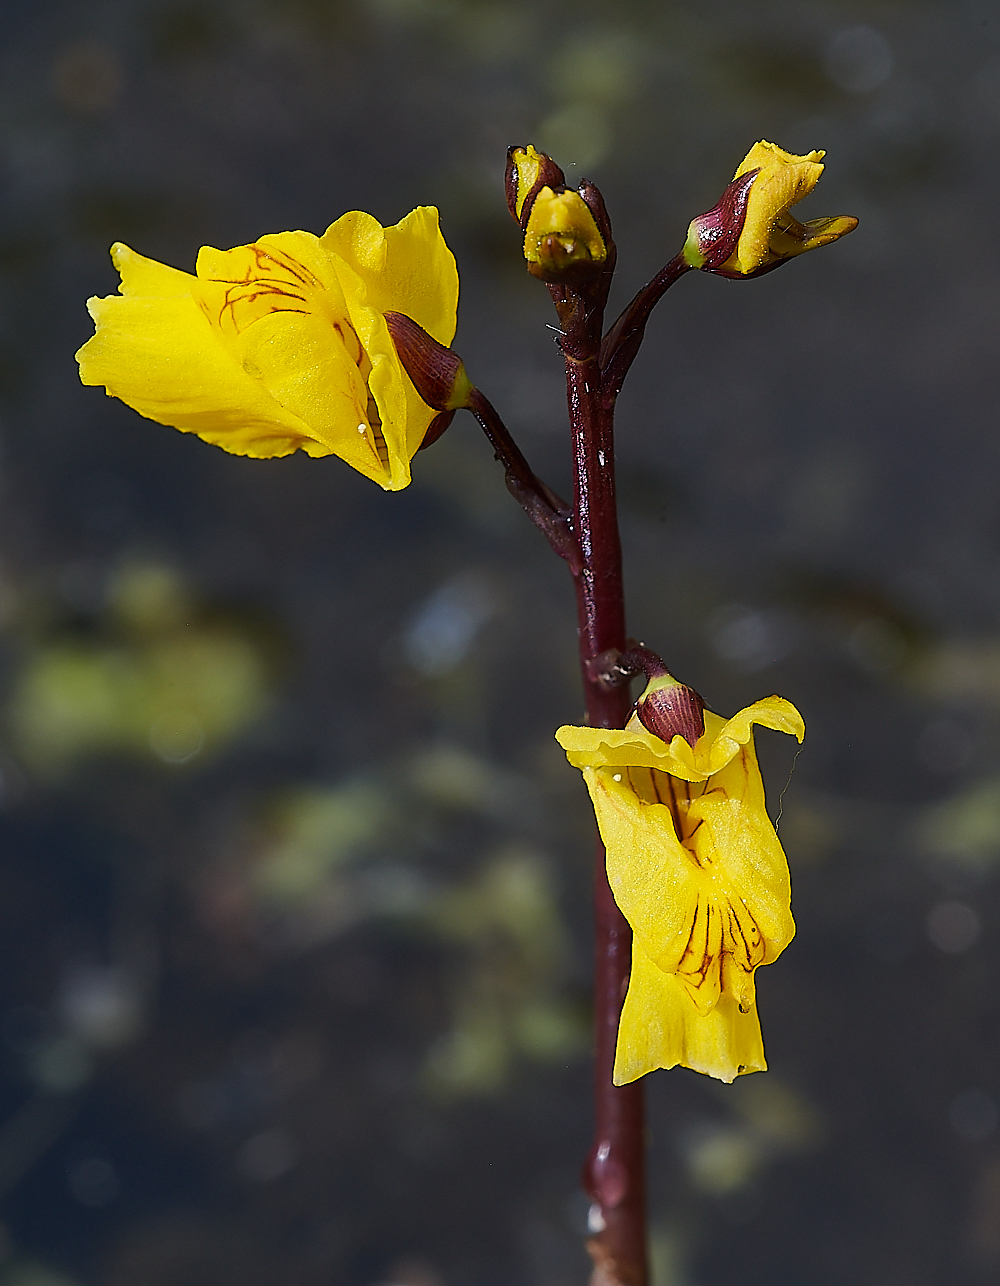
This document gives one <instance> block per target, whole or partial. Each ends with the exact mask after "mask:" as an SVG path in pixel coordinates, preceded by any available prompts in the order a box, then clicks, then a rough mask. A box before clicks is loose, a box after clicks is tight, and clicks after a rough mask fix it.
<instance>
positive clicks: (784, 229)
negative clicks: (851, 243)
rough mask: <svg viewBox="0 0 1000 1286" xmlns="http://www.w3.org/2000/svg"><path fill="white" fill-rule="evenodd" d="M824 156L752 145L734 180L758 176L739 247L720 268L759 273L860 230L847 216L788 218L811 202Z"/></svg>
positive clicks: (772, 145) (761, 142)
mask: <svg viewBox="0 0 1000 1286" xmlns="http://www.w3.org/2000/svg"><path fill="white" fill-rule="evenodd" d="M825 155H826V153H825V152H807V153H806V155H805V156H795V155H794V154H793V153H791V152H786V151H785V150H784V149H783V148H780V147H778V146H777V145H776V144H775V143H768V142H765V141H764V140H763V139H762V140H761V141H760V142H759V143H754V145H753V147H752V148H751V149H750V151H749V152H748V153H747V155H746V159H745V160H744V161H743V162H742V163H741V164H740V166H739V167H738V169H737V171H736V173H735V175H734V176H733V178H734V180H735V179H738V178H741V177H742V176H743V175H744V174H747V173H748V172H749V171H750V170H757V171H758V174H757V176H756V178H755V179H754V181H753V186H752V187H751V188H750V193H749V197H748V199H747V205H746V220H745V222H744V224H743V230H742V232H741V233H740V238H739V242H738V243H737V246H736V250H735V252H734V253H733V254H732V255H731V256H730V257H729V259H728V260H727V261H726V262H725V263H724V264H723V265H722V268H721V271H722V272H734V273H739V274H741V275H745V274H747V273H751V272H756V271H757V270H758V269H760V268H766V267H768V266H769V265H771V264H773V263H776V262H777V261H778V260H781V259H789V258H791V257H792V256H793V255H800V254H803V253H804V252H805V251H806V250H816V249H817V248H818V247H819V246H825V245H828V244H829V243H830V242H831V241H836V240H837V239H838V237H842V236H844V235H845V234H846V233H848V232H852V231H853V230H854V229H855V228H856V227H857V226H858V221H857V219H855V218H853V217H851V216H849V215H839V216H837V217H835V218H829V219H811V220H809V222H807V223H799V221H798V220H797V219H796V218H795V217H794V216H793V215H792V214H791V212H790V207H791V206H793V205H795V204H796V202H798V201H801V200H802V198H803V197H806V196H808V195H809V193H810V192H811V191H812V190H813V188H814V187H815V186H816V184H817V183H818V182H819V176H820V175H821V174H822V173H823V166H822V165H821V164H820V162H821V161H822V159H823V157H824V156H825ZM693 266H695V267H699V266H700V265H699V264H694V265H693Z"/></svg>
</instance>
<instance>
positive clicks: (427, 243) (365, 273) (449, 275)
mask: <svg viewBox="0 0 1000 1286" xmlns="http://www.w3.org/2000/svg"><path fill="white" fill-rule="evenodd" d="M322 243H323V246H324V248H325V249H326V250H327V251H328V253H329V254H330V255H331V257H332V259H333V262H334V263H335V265H336V271H337V274H338V277H339V280H340V283H341V286H342V288H343V292H344V297H345V300H346V303H347V309H348V315H349V317H350V320H351V324H352V326H353V327H354V329H355V331H356V332H357V335H358V338H359V339H360V340H361V342H362V344H363V345H364V347H365V350H366V352H367V353H368V357H369V359H370V361H371V367H372V369H371V374H370V375H369V377H368V386H369V388H370V390H371V393H372V397H373V398H374V400H375V404H376V406H377V407H378V411H379V415H380V417H381V421H382V432H383V433H384V435H385V441H386V445H387V447H388V452H389V467H390V471H391V480H390V481H389V482H388V483H387V484H386V483H383V484H382V485H383V486H387V489H390V490H398V489H399V488H400V487H405V486H406V485H407V483H408V482H409V480H410V461H411V460H412V458H413V456H414V455H415V453H416V451H417V449H418V448H419V446H420V444H421V442H422V441H423V439H424V434H425V433H426V432H427V429H428V427H429V425H430V422H431V420H432V419H433V418H434V415H435V412H434V411H433V410H432V409H431V408H430V407H428V406H427V404H426V403H425V402H424V401H423V399H422V398H421V397H420V395H419V393H418V392H417V390H416V389H415V388H414V386H413V384H412V382H411V380H410V378H409V376H408V375H407V374H406V372H405V371H404V370H403V366H402V363H401V362H400V360H399V357H398V355H397V353H396V347H395V345H394V344H393V342H392V338H391V337H390V335H389V328H388V327H387V325H386V322H385V316H384V314H385V313H386V312H398V313H405V314H406V316H407V317H411V318H412V319H413V320H414V321H415V322H417V323H418V324H419V325H420V326H422V327H423V329H424V330H426V331H427V332H428V334H430V335H433V337H434V338H435V339H436V340H438V342H439V343H442V344H450V343H451V341H452V339H453V338H454V335H455V322H456V316H457V308H458V269H457V267H456V265H455V257H454V255H453V254H452V253H451V251H450V250H449V249H448V247H447V245H446V244H445V240H444V238H443V237H442V235H441V231H440V228H439V226H438V213H437V210H435V209H434V208H433V207H432V206H419V207H418V208H417V209H416V210H412V211H411V212H410V213H409V214H408V215H407V216H406V218H405V219H402V220H401V221H400V222H399V223H398V224H396V225H395V227H391V228H383V227H382V226H381V224H379V222H378V221H377V220H376V219H374V218H372V216H371V215H370V214H365V213H363V212H362V211H360V210H354V211H352V212H351V213H350V214H345V215H343V216H342V218H340V219H338V220H337V222H336V223H334V224H332V225H331V226H330V227H329V228H328V229H327V230H326V232H325V233H324V235H323V237H322Z"/></svg>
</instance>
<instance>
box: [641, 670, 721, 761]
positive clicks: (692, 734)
mask: <svg viewBox="0 0 1000 1286" xmlns="http://www.w3.org/2000/svg"><path fill="white" fill-rule="evenodd" d="M704 710H705V703H704V701H702V699H701V697H700V696H699V695H698V693H697V692H695V690H694V688H689V687H688V686H687V684H686V683H679V682H678V681H677V680H676V679H675V678H674V677H673V676H672V675H669V674H664V675H661V676H659V677H658V678H655V679H650V681H649V683H648V685H647V686H646V691H645V692H644V693H643V694H642V696H641V697H640V698H639V700H638V701H637V702H636V706H635V712H636V715H637V716H638V718H639V722H640V723H641V724H642V726H643V727H644V728H645V729H646V731H647V732H651V733H652V734H653V736H654V737H659V738H660V740H661V741H665V742H666V743H667V744H668V745H669V744H670V742H671V741H672V740H673V739H674V737H676V736H677V735H678V734H679V735H680V736H682V737H683V738H684V740H685V741H686V742H687V743H688V745H689V746H690V747H691V748H692V749H694V747H695V746H696V745H697V744H698V739H699V738H700V737H701V736H702V734H703V733H704V731H705V715H704Z"/></svg>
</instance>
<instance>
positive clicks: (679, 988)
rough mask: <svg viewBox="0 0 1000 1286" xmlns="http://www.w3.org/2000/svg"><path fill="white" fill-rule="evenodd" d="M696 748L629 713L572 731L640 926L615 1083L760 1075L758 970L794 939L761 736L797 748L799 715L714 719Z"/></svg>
mask: <svg viewBox="0 0 1000 1286" xmlns="http://www.w3.org/2000/svg"><path fill="white" fill-rule="evenodd" d="M704 717H705V732H704V735H703V736H702V737H701V738H700V739H699V741H698V743H697V745H696V746H695V747H694V749H692V747H691V746H689V745H688V743H687V742H686V741H685V740H684V738H683V737H682V736H680V735H677V736H675V737H674V738H673V739H672V740H671V742H670V743H669V745H668V744H667V743H666V742H665V741H662V740H661V739H660V738H659V737H656V736H654V735H653V734H652V733H650V732H647V731H646V730H645V729H644V728H643V727H642V726H641V724H640V723H639V722H638V720H637V719H636V718H635V717H634V716H633V718H632V719H630V720H629V724H628V726H627V727H626V728H624V729H611V730H609V729H605V728H576V727H569V726H567V727H563V728H560V729H559V731H558V732H557V733H556V739H557V740H558V742H559V744H560V745H561V746H562V747H563V749H564V750H565V751H566V755H567V758H568V759H569V761H570V763H571V764H573V765H574V766H575V767H577V768H580V769H582V770H583V775H584V779H585V780H586V783H587V789H588V790H589V791H590V796H591V799H592V800H593V802H594V809H595V811H596V813H597V824H598V827H599V828H600V832H601V837H602V839H603V840H604V844H605V847H606V849H607V854H608V859H607V866H608V880H609V882H610V884H611V888H612V891H613V892H614V895H615V900H616V902H617V903H618V905H619V907H620V908H621V910H622V913H623V915H624V916H625V918H626V920H628V922H629V924H630V925H631V926H632V932H633V944H632V974H631V978H630V980H629V988H628V994H627V995H626V997H625V1004H624V1007H623V1009H622V1016H621V1022H620V1024H619V1029H618V1047H617V1053H616V1058H615V1071H614V1079H615V1084H616V1085H625V1084H627V1083H628V1082H629V1081H634V1080H636V1079H637V1078H638V1077H640V1076H643V1075H644V1074H645V1073H646V1072H650V1071H653V1070H654V1069H655V1068H658V1067H675V1066H677V1065H678V1064H680V1065H681V1066H684V1067H690V1068H693V1069H694V1070H695V1071H698V1072H705V1073H707V1074H708V1075H709V1076H715V1077H717V1078H718V1079H719V1080H722V1081H727V1082H728V1081H732V1080H733V1079H734V1077H736V1076H738V1075H739V1074H740V1073H741V1072H754V1071H763V1070H764V1069H765V1068H766V1066H767V1064H766V1062H765V1060H764V1047H763V1044H762V1041H761V1034H760V1022H759V1020H758V1017H757V1003H756V993H755V988H754V972H755V971H756V969H757V968H758V967H759V966H760V965H762V964H769V963H770V962H771V961H772V960H774V959H776V958H777V956H778V955H779V954H780V953H781V951H782V950H783V949H784V948H785V947H786V946H787V944H788V943H789V942H790V941H791V939H792V935H793V934H794V932H795V924H794V921H793V920H792V915H791V910H790V897H791V893H790V886H789V877H788V865H787V863H786V861H785V855H784V852H783V851H782V848H781V845H780V843H779V842H778V837H777V835H776V834H775V832H774V827H773V826H772V824H771V821H770V819H769V818H768V815H767V812H766V810H765V807H764V787H763V784H762V782H761V776H760V769H759V768H758V766H757V758H756V755H755V753H754V745H753V725H754V724H755V723H759V724H762V725H763V726H765V727H768V728H775V729H777V730H778V731H780V732H787V733H790V734H791V735H792V736H794V737H796V738H797V740H799V741H801V740H802V737H803V736H804V734H805V725H804V724H803V722H802V717H801V715H800V714H799V712H798V711H797V710H796V709H795V707H794V706H793V705H791V704H790V702H788V701H785V700H784V699H783V698H781V697H767V698H765V699H764V700H763V701H757V702H755V703H754V704H753V705H751V706H748V707H747V708H746V709H745V710H741V711H740V712H739V714H737V715H735V716H734V717H733V718H732V719H728V720H726V719H722V718H720V717H719V715H716V714H713V713H712V712H711V711H708V710H706V711H705V716H704Z"/></svg>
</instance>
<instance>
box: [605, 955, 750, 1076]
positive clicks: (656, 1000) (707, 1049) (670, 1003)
mask: <svg viewBox="0 0 1000 1286" xmlns="http://www.w3.org/2000/svg"><path fill="white" fill-rule="evenodd" d="M678 1065H681V1066H683V1067H690V1068H692V1069H693V1070H694V1071H696V1072H703V1073H705V1075H707V1076H714V1077H715V1078H716V1079H717V1080H720V1081H725V1082H726V1083H727V1084H728V1083H729V1082H731V1081H733V1080H735V1078H736V1077H737V1076H739V1075H741V1074H742V1073H744V1072H763V1071H766V1070H767V1061H766V1059H765V1058H764V1045H763V1041H762V1040H761V1034H760V1020H759V1019H758V1017H757V1007H756V1005H754V1006H753V1007H752V1008H751V1009H750V1010H749V1012H748V1013H741V1012H740V1010H739V1007H738V1006H737V1004H736V1001H735V1000H733V999H731V998H730V997H729V996H726V995H723V996H722V998H721V999H720V1000H719V1003H718V1004H717V1005H716V1006H715V1007H714V1008H713V1009H712V1010H711V1011H710V1012H709V1013H707V1014H700V1013H699V1012H698V1011H697V1009H696V1008H695V1007H694V1005H692V1004H691V1001H690V999H689V997H688V995H687V992H686V990H685V988H684V986H683V984H681V983H680V982H679V981H678V980H677V978H676V977H674V975H673V974H669V973H664V972H663V970H662V969H659V968H658V967H657V966H656V965H655V964H654V963H653V961H652V960H650V958H649V957H648V956H647V955H646V954H645V952H644V951H643V950H642V948H641V947H640V946H639V945H638V944H633V948H632V973H631V977H630V978H629V984H628V993H627V995H626V996H625V1004H624V1006H623V1008H622V1016H621V1022H620V1023H619V1027H618V1045H617V1049H616V1051H615V1069H614V1083H615V1084H616V1085H627V1084H628V1083H629V1082H630V1081H635V1080H638V1078H639V1077H640V1076H645V1074H646V1073H647V1072H652V1071H655V1070H656V1069H657V1068H659V1067H666V1068H669V1067H677V1066H678Z"/></svg>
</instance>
